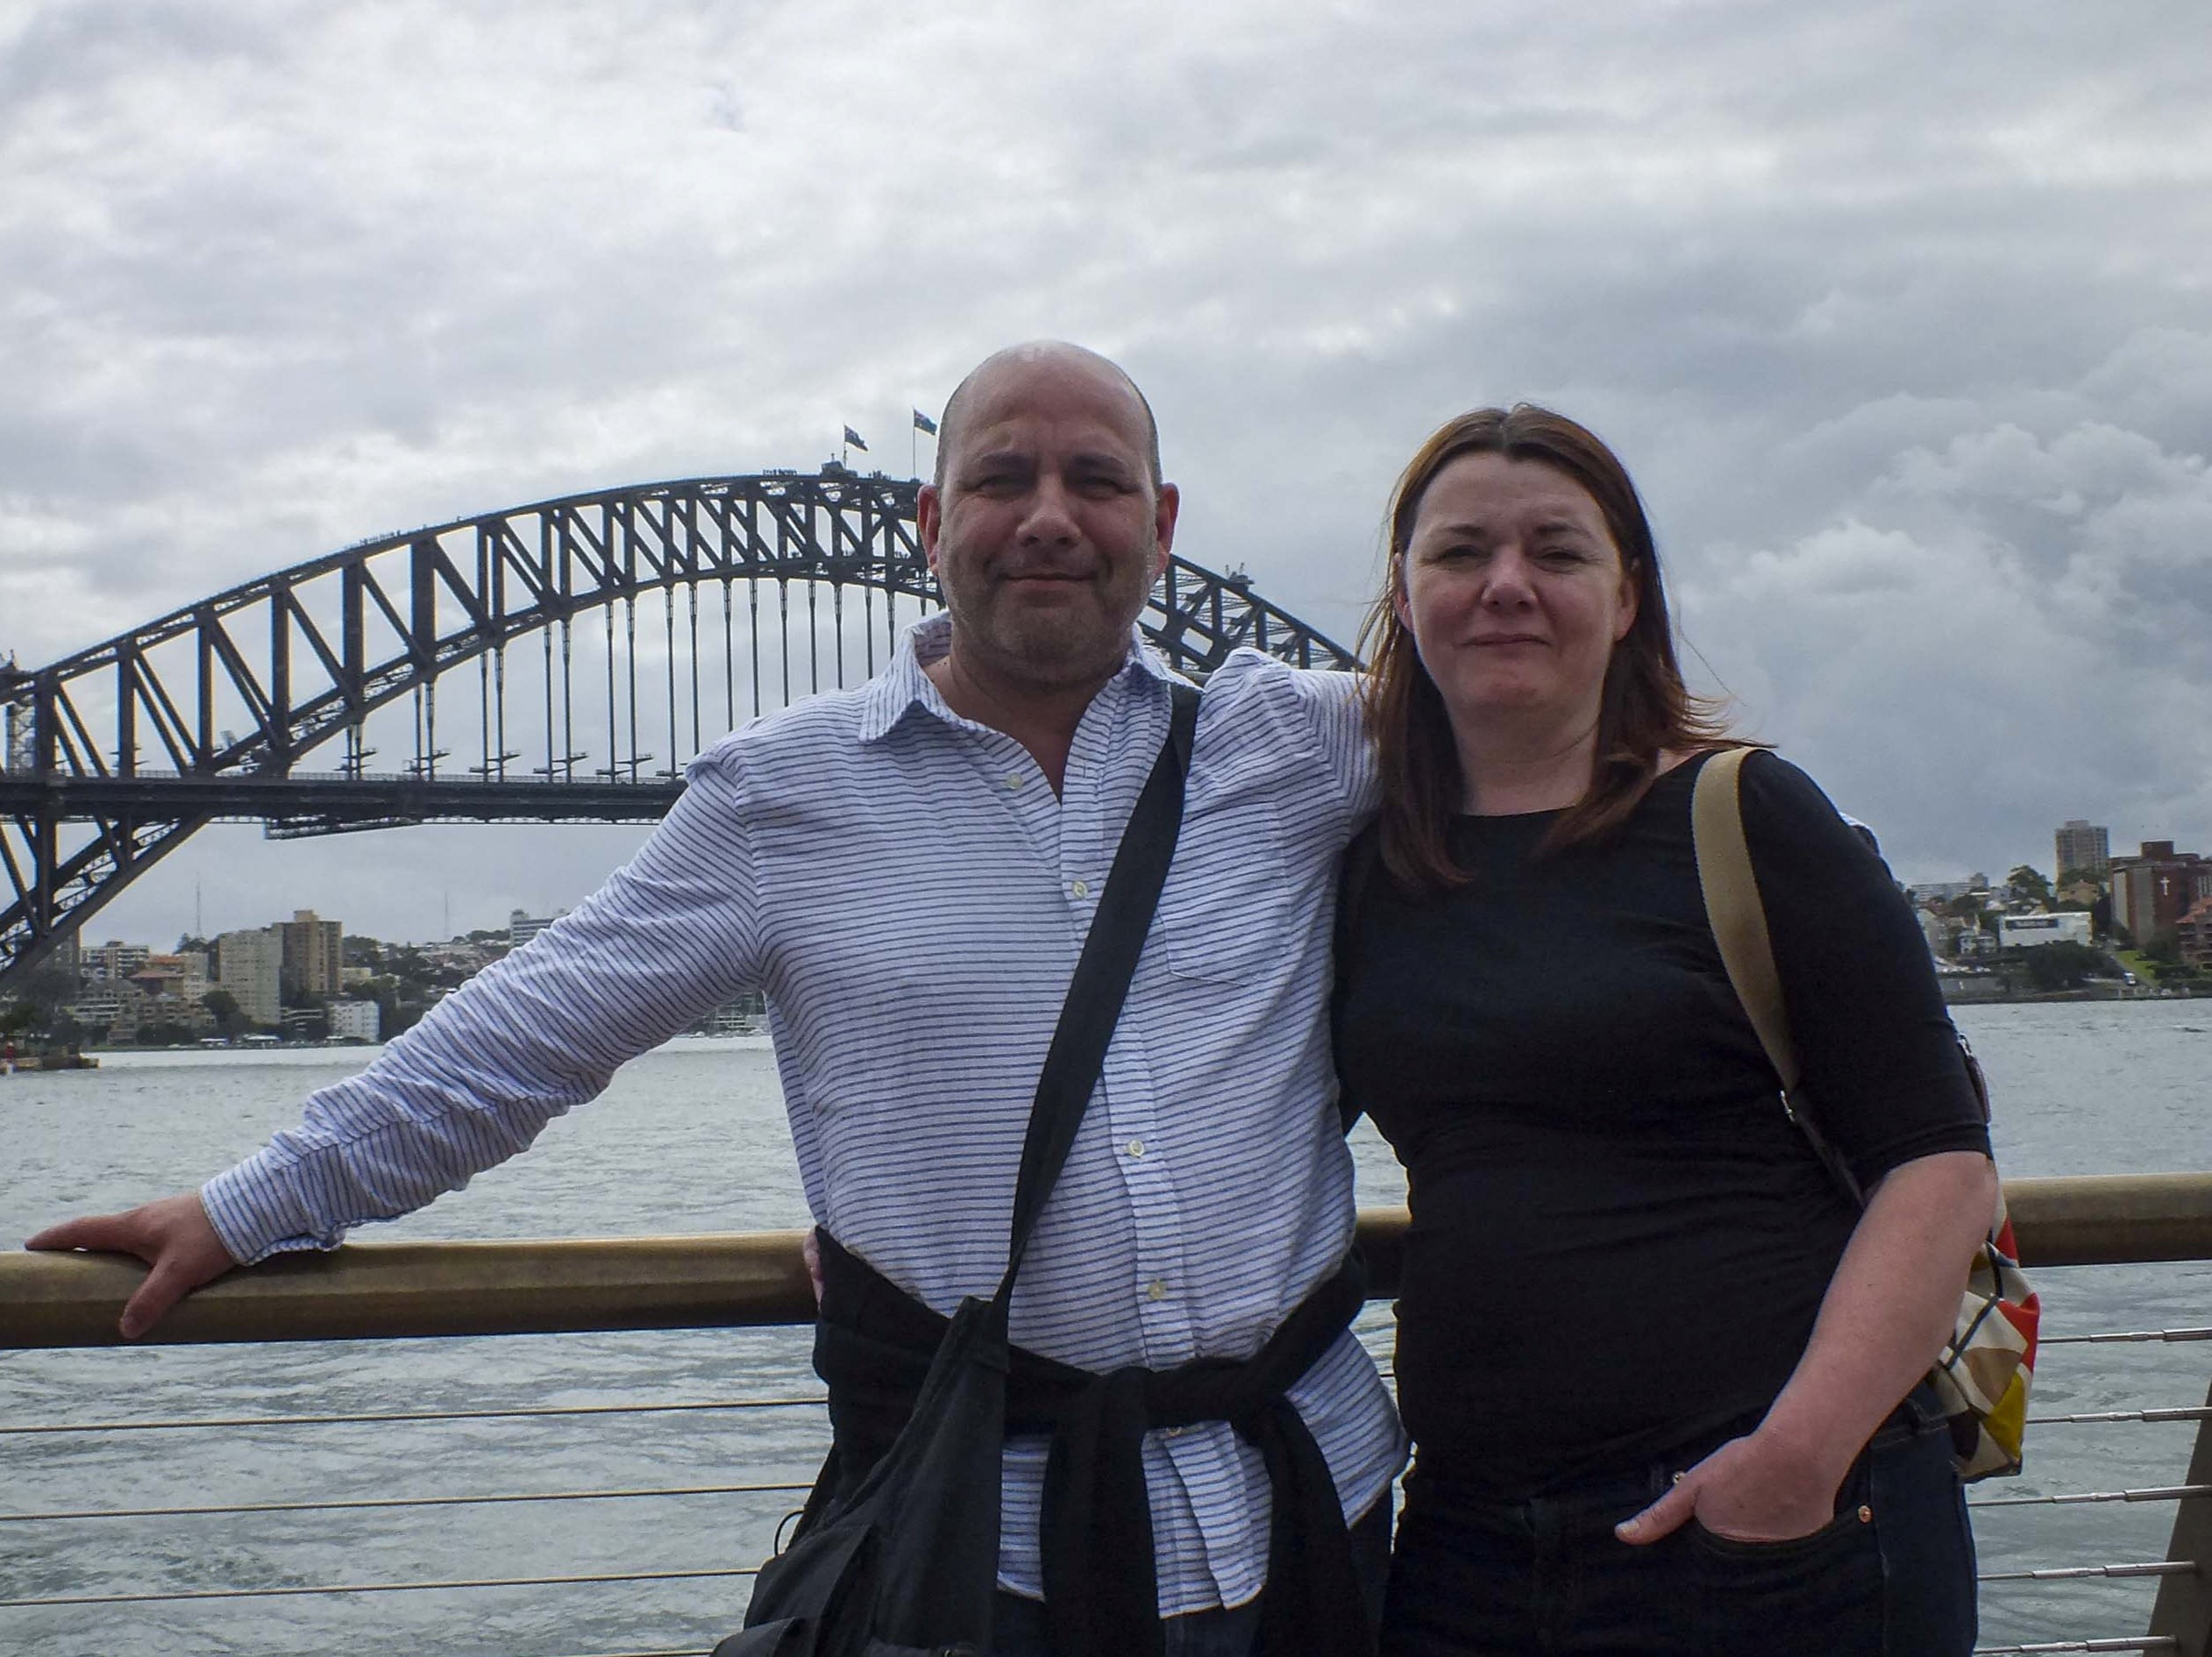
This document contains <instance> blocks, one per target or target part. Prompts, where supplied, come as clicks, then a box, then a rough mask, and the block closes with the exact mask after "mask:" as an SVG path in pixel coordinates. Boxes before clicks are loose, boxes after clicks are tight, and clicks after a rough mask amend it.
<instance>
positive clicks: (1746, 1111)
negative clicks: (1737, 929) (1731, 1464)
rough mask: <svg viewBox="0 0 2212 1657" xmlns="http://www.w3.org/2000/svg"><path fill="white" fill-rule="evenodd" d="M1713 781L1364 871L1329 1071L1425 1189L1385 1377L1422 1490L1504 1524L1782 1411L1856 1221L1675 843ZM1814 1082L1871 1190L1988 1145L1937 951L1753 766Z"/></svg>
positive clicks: (1755, 846)
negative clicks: (1581, 828)
mask: <svg viewBox="0 0 2212 1657" xmlns="http://www.w3.org/2000/svg"><path fill="white" fill-rule="evenodd" d="M1702 763H1703V762H1702V760H1692V761H1690V762H1689V763H1688V764H1683V765H1680V766H1678V767H1676V768H1675V770H1673V771H1671V772H1668V773H1666V774H1665V775H1664V776H1661V778H1660V779H1658V780H1657V781H1656V782H1655V783H1654V785H1653V786H1652V789H1651V792H1650V793H1648V794H1647V796H1646V798H1645V799H1644V800H1643V801H1642V802H1641V803H1640V804H1639V806H1638V807H1637V808H1636V810H1635V812H1634V813H1633V814H1632V816H1631V817H1630V818H1629V820H1628V821H1627V822H1626V824H1625V826H1624V828H1623V829H1622V830H1621V831H1620V832H1619V833H1618V835H1617V836H1614V837H1613V838H1611V840H1609V841H1607V842H1605V843H1604V844H1602V845H1600V846H1597V847H1594V848H1590V847H1581V848H1573V849H1569V850H1564V851H1559V852H1540V851H1539V850H1538V846H1539V843H1540V841H1541V840H1542V838H1543V836H1544V835H1545V833H1546V831H1547V829H1549V828H1550V827H1551V825H1552V823H1553V821H1554V819H1555V817H1556V815H1557V814H1555V813H1551V812H1539V813H1532V814H1526V815H1518V816H1507V817H1463V818H1461V819H1460V820H1459V821H1457V822H1456V823H1455V825H1454V828H1453V830H1452V838H1451V848H1452V852H1453V855H1454V857H1455V859H1456V860H1457V861H1458V863H1459V864H1460V866H1461V867H1462V868H1463V869H1465V870H1467V871H1469V872H1470V873H1471V875H1472V876H1473V878H1472V879H1471V880H1470V881H1469V884H1467V885H1464V886H1462V887H1460V888H1459V889H1457V890H1456V891H1455V892H1453V893H1450V894H1448V895H1447V896H1443V897H1415V896H1411V895H1409V894H1406V893H1403V892H1401V891H1400V890H1399V889H1398V887H1397V885H1395V884H1394V883H1393V882H1392V881H1391V878H1390V877H1389V875H1388V873H1387V871H1384V870H1383V868H1382V866H1381V864H1380V863H1379V861H1378V860H1376V858H1375V857H1374V855H1373V843H1372V835H1373V831H1372V830H1371V829H1370V830H1369V839H1368V840H1366V841H1364V842H1362V843H1359V844H1355V847H1354V849H1353V853H1352V858H1351V860H1350V862H1349V863H1348V868H1350V869H1352V870H1355V871H1358V870H1361V869H1362V868H1363V869H1365V870H1367V871H1369V872H1368V873H1367V874H1366V875H1365V876H1364V878H1361V877H1359V876H1357V875H1355V877H1354V878H1352V879H1349V880H1348V883H1347V890H1348V892H1350V893H1356V896H1355V900H1353V901H1352V902H1351V904H1350V906H1349V907H1348V911H1347V914H1346V915H1345V917H1344V919H1343V921H1342V924H1341V936H1340V947H1339V956H1340V958H1339V963H1338V985H1337V1013H1336V1016H1337V1031H1336V1035H1337V1044H1336V1052H1337V1064H1338V1069H1339V1070H1340V1072H1341V1076H1342V1078H1343V1083H1344V1087H1345V1090H1346V1097H1347V1100H1348V1104H1350V1105H1352V1106H1357V1107H1359V1108H1362V1109H1364V1110H1365V1111H1366V1112H1367V1113H1369V1115H1371V1116H1373V1117H1374V1119H1375V1121H1376V1126H1377V1127H1380V1128H1381V1129H1382V1131H1383V1134H1384V1135H1385V1136H1386V1137H1387V1138H1388V1139H1389V1140H1390V1141H1391V1144H1392V1145H1393V1146H1394V1147H1395V1148H1396V1149H1397V1151H1398V1160H1399V1161H1400V1162H1402V1163H1405V1167H1406V1170H1407V1172H1408V1175H1409V1176H1410V1184H1411V1187H1412V1198H1411V1200H1412V1211H1413V1224H1412V1233H1411V1234H1410V1235H1409V1237H1408V1239H1407V1245H1406V1254H1405V1277H1404V1279H1403V1283H1402V1285H1401V1290H1400V1297H1401V1298H1400V1300H1399V1303H1398V1399H1399V1405H1400V1407H1401V1409H1402V1411H1403V1412H1404V1414H1405V1424H1406V1426H1407V1429H1408V1430H1409V1431H1410V1432H1411V1433H1412V1436H1413V1439H1414V1440H1415V1442H1416V1444H1417V1445H1418V1446H1419V1450H1420V1461H1421V1465H1422V1468H1423V1469H1424V1473H1425V1475H1426V1474H1431V1473H1433V1474H1434V1475H1435V1476H1439V1477H1440V1478H1443V1479H1447V1480H1449V1481H1451V1482H1453V1483H1460V1484H1462V1485H1464V1486H1466V1487H1468V1488H1469V1489H1471V1490H1478V1491H1480V1492H1482V1493H1484V1494H1488V1495H1492V1496H1496V1497H1501V1498H1504V1499H1509V1500H1510V1499H1519V1498H1521V1497H1527V1496H1532V1495H1537V1494H1540V1493H1543V1492H1545V1491H1547V1490H1557V1489H1559V1488H1561V1487H1563V1486H1565V1485H1568V1484H1570V1483H1574V1482H1575V1481H1577V1480H1578V1479H1581V1478H1584V1477H1587V1476H1590V1475H1592V1474H1594V1473H1599V1472H1603V1471H1605V1470H1609V1469H1619V1470H1624V1471H1625V1470H1630V1469H1633V1468H1635V1467H1637V1466H1639V1465H1640V1464H1641V1463H1642V1462H1644V1461H1647V1460H1649V1459H1651V1458H1654V1457H1656V1456H1660V1455H1661V1454H1664V1453H1665V1452H1667V1451H1668V1450H1669V1449H1671V1448H1674V1447H1677V1446H1681V1445H1684V1444H1688V1443H1689V1442H1691V1441H1692V1440H1698V1439H1702V1438H1705V1437H1707V1436H1708V1435H1709V1434H1711V1433H1713V1432H1715V1431H1716V1430H1717V1429H1719V1428H1721V1427H1724V1426H1727V1425H1728V1424H1729V1423H1730V1422H1732V1421H1734V1420H1737V1419H1740V1418H1742V1417H1745V1416H1746V1415H1753V1416H1755V1415H1756V1414H1757V1412H1760V1411H1761V1410H1763V1409H1764V1408H1765V1407H1766V1406H1767V1405H1768V1404H1769V1403H1771V1402H1772V1400H1773V1398H1774V1397H1775V1393H1776V1392H1778V1391H1779V1390H1781V1388H1782V1383H1784V1382H1785V1381H1787V1380H1788V1379H1789V1372H1790V1370H1791V1369H1793V1368H1794V1367H1795V1366H1796V1361H1797V1358H1798V1356H1799V1355H1800V1354H1801V1353H1802V1352H1803V1349H1804V1344H1805V1341H1806V1339H1807V1337H1808V1336H1809V1335H1810V1333H1811V1331H1812V1325H1813V1320H1814V1318H1815V1316H1816V1314H1817V1312H1818V1310H1819V1305H1820V1300H1821V1297H1822V1295H1823V1294H1824V1292H1825V1291H1826V1288H1827V1284H1828V1280H1829V1277H1831V1275H1832V1273H1833V1271H1834V1269H1835V1265H1836V1262H1837V1260H1838V1259H1839V1256H1840V1255H1841V1254H1842V1251H1843V1248H1844V1245H1845V1243H1846V1241H1847V1240H1848V1239H1849V1236H1850V1234H1851V1229H1852V1227H1853V1224H1854V1223H1855V1220H1856V1219H1857V1215H1856V1212H1855V1210H1854V1209H1853V1206H1852V1205H1851V1204H1850V1202H1849V1200H1848V1199H1847V1198H1846V1197H1845V1196H1844V1195H1843V1194H1842V1193H1841V1192H1840V1191H1839V1190H1838V1189H1837V1186H1836V1184H1835V1182H1834V1181H1833V1180H1832V1179H1831V1178H1830V1177H1829V1176H1828V1174H1827V1172H1826V1170H1824V1169H1823V1168H1822V1166H1821V1165H1820V1163H1819V1162H1818V1161H1817V1158H1816V1157H1815V1156H1814V1155H1813V1153H1812V1151H1811V1149H1810V1146H1809V1145H1808V1144H1807V1142H1806V1141H1805V1139H1804V1137H1803V1134H1801V1133H1800V1132H1799V1131H1798V1129H1797V1128H1796V1127H1795V1126H1794V1125H1793V1124H1792V1123H1791V1122H1790V1121H1789V1118H1788V1117H1787V1116H1786V1115H1785V1114H1784V1113H1783V1111H1782V1104H1781V1100H1780V1098H1779V1095H1778V1092H1777V1089H1778V1087H1779V1083H1778V1082H1777V1080H1776V1077H1775V1072H1774V1070H1773V1068H1772V1066H1770V1065H1769V1064H1768V1063H1767V1058H1766V1055H1765V1054H1764V1053H1763V1052H1762V1051H1761V1050H1760V1045H1759V1038H1758V1036H1757V1035H1756V1034H1755V1033H1754V1032H1753V1029H1752V1027H1751V1024H1750V1022H1749V1021H1748V1020H1746V1018H1745V1016H1744V1013H1743V1009H1742V1007H1741V1006H1739V1004H1738V1002H1737V1000H1736V997H1735V993H1734V992H1733V991H1732V989H1731V988H1730V987H1729V984H1728V978H1727V974H1726V971H1725V969H1724V968H1723V967H1722V965H1721V961H1720V955H1719V951H1718V948H1717V947H1716V945H1715V944H1714V942H1713V938H1712V933H1711V928H1709V927H1708V925H1707V923H1706V920H1705V912H1704V905H1703V897H1702V895H1701V893H1700V890H1699V886H1698V882H1697V865H1696V854H1695V851H1694V849H1693V845H1692V842H1691V838H1690V827H1689V800H1690V792H1691V786H1692V784H1693V782H1694V780H1695V778H1696V772H1697V770H1698V768H1699V766H1700V764H1702ZM1742 798H1743V813H1744V827H1745V834H1746V839H1747V840H1748V842H1749V843H1750V848H1751V856H1752V866H1753V871H1754V872H1755V873H1756V875H1757V877H1758V880H1759V888H1760V895H1761V897H1762V898H1763V899H1764V900H1765V903H1766V907H1767V924H1768V929H1769V931H1770V933H1771V934H1772V936H1773V941H1774V953H1775V965H1776V969H1777V971H1779V973H1780V975H1781V978H1782V992H1783V997H1784V999H1785V1001H1786V1003H1787V1005H1788V1010H1789V1023H1790V1028H1791V1031H1792V1033H1793V1035H1795V1037H1796V1045H1797V1049H1798V1053H1799V1056H1800V1061H1801V1063H1803V1067H1804V1091H1805V1092H1806V1093H1807V1094H1808V1095H1809V1096H1810V1098H1811V1099H1814V1100H1815V1101H1816V1102H1817V1106H1818V1110H1819V1114H1820V1120H1821V1124H1822V1126H1823V1127H1824V1130H1825V1131H1826V1133H1827V1134H1828V1135H1829V1137H1830V1138H1831V1140H1832V1141H1834V1142H1835V1144H1836V1146H1837V1148H1838V1149H1839V1151H1840V1152H1841V1153H1842V1154H1843V1156H1845V1157H1846V1159H1848V1161H1849V1163H1850V1164H1851V1167H1852V1169H1853V1171H1854V1172H1855V1173H1856V1175H1857V1176H1858V1177H1859V1179H1860V1183H1861V1184H1862V1185H1871V1184H1873V1182H1874V1181H1875V1180H1877V1179H1879V1178H1880V1177H1881V1176H1882V1175H1883V1174H1884V1173H1886V1172H1887V1171H1888V1170H1890V1169H1892V1168H1895V1167H1896V1166H1898V1165H1899V1164H1900V1163H1906V1162H1909V1161H1910V1160H1912V1159H1913V1158H1915V1157H1918V1156H1928V1155H1931V1153H1934V1152H1938V1151H1948V1150H1979V1151H1983V1152H1987V1150H1988V1133H1987V1130H1986V1128H1985V1127H1984V1126H1983V1124H1982V1120H1981V1110H1980V1107H1979V1106H1978V1105H1977V1103H1976V1101H1975V1099H1974V1092H1973V1090H1972V1086H1971V1085H1970V1084H1969V1082H1968V1081H1967V1074H1966V1070H1965V1066H1964V1064H1963V1063H1962V1062H1961V1060H1960V1055H1959V1051H1958V1047H1957V1042H1956V1040H1955V1038H1954V1036H1953V1034H1952V1027H1951V1023H1950V1020H1949V1018H1948V1017H1947V1016H1946V1014H1945V1011H1944V1006H1943V999H1942V996H1941V994H1940V992H1938V988H1937V985H1936V980H1935V973H1934V971H1933V968H1932V965H1931V962H1930V960H1929V957H1928V949H1927V945H1926V944H1925V943H1924V942H1923V940H1922V937H1921V934H1920V929H1919V928H1918V926H1917V925H1916V924H1915V922H1914V921H1913V918H1912V914H1911V912H1910V908H1909V907H1907V905H1906V903H1905V901H1904V900H1903V897H1902V896H1901V895H1900V894H1899V893H1898V892H1897V889H1896V887H1895V885H1893V884H1892V882H1891V880H1890V878H1889V875H1888V870H1887V869H1885V868H1884V867H1883V866H1882V864H1881V860H1880V858H1879V857H1876V856H1875V855H1874V852H1873V851H1872V850H1870V849H1869V847H1868V846H1867V843H1866V842H1865V841H1864V840H1863V839H1862V838H1861V837H1860V835H1859V834H1858V833H1857V832H1856V831H1854V830H1853V829H1852V828H1851V827H1850V826H1849V825H1848V824H1846V822H1845V821H1843V820H1842V819H1841V818H1840V817H1839V815H1838V814H1836V810H1835V808H1834V807H1832V806H1831V805H1830V804H1829V803H1828V800H1827V799H1826V797H1825V796H1824V795H1823V794H1822V793H1821V792H1820V790H1819V789H1818V788H1817V787H1816V786H1814V784H1813V783H1812V781H1811V779H1810V778H1808V777H1807V776H1806V775H1805V774H1804V773H1803V772H1801V771H1799V770H1797V769H1796V767H1795V766H1794V765H1791V764H1788V763H1787V762H1786V761H1783V760H1782V759H1780V758H1777V757H1775V756H1773V755H1770V754H1765V753H1760V754H1754V755H1753V757H1751V758H1750V759H1749V761H1748V762H1747V763H1746V764H1745V766H1744V769H1743V772H1742Z"/></svg>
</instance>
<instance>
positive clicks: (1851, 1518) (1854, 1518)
mask: <svg viewBox="0 0 2212 1657" xmlns="http://www.w3.org/2000/svg"><path fill="white" fill-rule="evenodd" d="M1865 1525H1867V1521H1866V1520H1864V1519H1862V1518H1860V1510H1859V1509H1858V1508H1856V1507H1853V1508H1846V1510H1845V1511H1842V1512H1840V1513H1839V1514H1837V1515H1836V1517H1835V1518H1831V1519H1830V1520H1829V1521H1828V1522H1827V1523H1826V1524H1825V1525H1822V1526H1821V1527H1820V1528H1819V1529H1818V1530H1817V1531H1808V1532H1807V1533H1805V1534H1804V1535H1803V1536H1785V1537H1782V1538H1779V1539H1777V1540H1751V1539H1748V1538H1746V1537H1740V1536H1723V1535H1722V1534H1721V1533H1719V1532H1718V1531H1709V1530H1707V1529H1706V1528H1705V1527H1704V1526H1703V1525H1701V1524H1699V1523H1698V1522H1697V1521H1696V1519H1695V1518H1693V1519H1691V1520H1690V1521H1689V1525H1687V1526H1685V1528H1686V1529H1687V1530H1688V1531H1689V1538H1690V1541H1691V1542H1692V1543H1693V1544H1694V1545H1695V1546H1696V1547H1699V1548H1702V1549H1703V1550H1704V1551H1705V1552H1707V1553H1709V1554H1715V1555H1717V1556H1718V1557H1719V1558H1722V1559H1746V1560H1758V1559H1777V1560H1797V1559H1803V1558H1805V1557H1806V1556H1808V1555H1810V1554H1818V1553H1821V1552H1823V1551H1824V1550H1825V1549H1827V1548H1829V1547H1833V1546H1836V1545H1837V1544H1839V1543H1840V1542H1842V1541H1844V1540H1847V1539H1849V1538H1850V1537H1851V1536H1852V1535H1853V1533H1855V1532H1857V1531H1858V1530H1860V1528H1862V1527H1863V1526H1865Z"/></svg>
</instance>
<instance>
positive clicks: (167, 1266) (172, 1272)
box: [24, 1191, 238, 1341]
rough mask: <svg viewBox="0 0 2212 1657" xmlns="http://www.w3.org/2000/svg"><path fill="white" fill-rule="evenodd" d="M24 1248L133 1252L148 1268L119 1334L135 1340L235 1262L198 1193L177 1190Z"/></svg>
mask: <svg viewBox="0 0 2212 1657" xmlns="http://www.w3.org/2000/svg"><path fill="white" fill-rule="evenodd" d="M24 1247H25V1248H89V1249H91V1250H93V1251H94V1252H96V1253H99V1254H108V1255H137V1256H138V1257H139V1259H140V1260H143V1261H145V1262H146V1264H147V1265H148V1266H149V1267H151V1268H152V1269H151V1270H149V1271H148V1272H147V1273H146V1281H145V1282H144V1283H142V1284H139V1288H138V1292H137V1293H135V1294H133V1295H132V1297H131V1299H130V1302H129V1304H128V1305H125V1306H124V1308H123V1324H122V1328H123V1338H124V1340H125V1341H136V1340H137V1339H138V1338H139V1336H140V1335H142V1334H144V1333H146V1331H147V1330H148V1329H151V1328H152V1327H153V1326H154V1324H155V1323H156V1322H158V1321H159V1320H160V1319H161V1317H162V1316H163V1315H164V1314H165V1313H167V1312H168V1310H169V1308H170V1307H172V1306H174V1305H176V1303H177V1302H178V1301H180V1300H181V1299H183V1298H184V1297H185V1296H187V1295H188V1294H190V1293H191V1292H192V1291H194V1290H195V1289H197V1288H200V1287H201V1286H202V1285H203V1284H210V1283H213V1282H214V1281H215V1280H216V1279H217V1277H221V1276H222V1275H223V1274H224V1272H226V1271H228V1270H230V1269H231V1267H233V1266H235V1265H236V1264H238V1262H236V1261H234V1260H232V1259H231V1252H230V1250H229V1249H227V1248H224V1246H223V1240H222V1239H221V1238H220V1237H218V1236H217V1235H216V1234H215V1227H213V1226H211V1225H210V1224H209V1223H208V1216H207V1210H206V1209H204V1208H203V1207H202V1206H201V1205H200V1193H199V1192H197V1191H181V1192H179V1193H178V1194H177V1195H176V1196H174V1197H163V1198H160V1199H158V1200H156V1201H154V1202H150V1203H140V1204H139V1205H138V1206H137V1207H136V1208H132V1209H128V1210H126V1211H125V1212H124V1213H120V1214H88V1215H86V1216H84V1217H83V1218H82V1219H81V1220H63V1221H62V1222H61V1223H60V1225H58V1226H49V1227H46V1229H45V1230H44V1231H42V1232H40V1233H39V1234H38V1235H37V1236H35V1237H33V1238H32V1239H31V1240H30V1241H28V1242H27V1243H25V1245H24Z"/></svg>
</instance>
